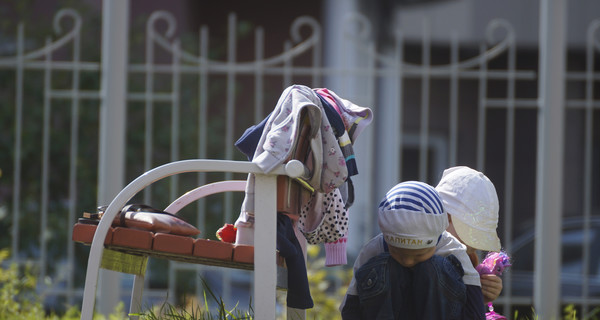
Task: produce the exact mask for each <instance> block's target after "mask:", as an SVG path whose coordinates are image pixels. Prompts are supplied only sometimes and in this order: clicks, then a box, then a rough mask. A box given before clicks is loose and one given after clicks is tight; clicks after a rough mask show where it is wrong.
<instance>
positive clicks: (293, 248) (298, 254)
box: [277, 213, 313, 309]
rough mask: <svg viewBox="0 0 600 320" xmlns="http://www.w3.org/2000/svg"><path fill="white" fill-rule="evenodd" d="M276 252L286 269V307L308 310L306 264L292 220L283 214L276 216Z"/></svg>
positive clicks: (310, 303) (310, 306)
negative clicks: (283, 259)
mask: <svg viewBox="0 0 600 320" xmlns="http://www.w3.org/2000/svg"><path fill="white" fill-rule="evenodd" d="M277 250H279V254H280V255H281V256H282V257H284V258H285V264H286V266H287V269H288V277H287V281H288V294H287V298H286V299H287V305H288V307H292V308H296V309H310V308H312V307H313V300H312V297H311V296H310V288H309V286H308V277H307V274H306V262H305V261H304V254H303V253H302V247H301V246H300V243H299V242H298V238H296V234H295V232H294V226H293V224H292V220H291V219H290V218H289V217H288V216H287V215H285V214H281V213H278V214H277Z"/></svg>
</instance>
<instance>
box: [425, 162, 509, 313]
mask: <svg viewBox="0 0 600 320" xmlns="http://www.w3.org/2000/svg"><path fill="white" fill-rule="evenodd" d="M435 189H436V190H437V192H438V193H439V194H440V196H441V198H442V202H443V203H444V208H445V209H446V211H447V212H448V220H449V226H448V229H447V231H448V232H449V233H451V234H452V235H453V236H455V237H456V238H457V239H458V240H459V241H461V242H462V243H463V244H464V245H466V246H467V254H468V255H469V257H470V258H471V262H472V264H473V266H477V265H478V264H479V258H478V256H477V250H482V251H495V252H498V251H500V239H498V235H497V234H496V228H497V227H498V210H499V203H498V195H497V194H496V188H494V184H493V183H492V181H490V179H489V178H488V177H486V176H485V175H484V174H483V173H481V172H479V171H477V170H474V169H471V168H469V167H466V166H457V167H452V168H448V169H446V170H444V173H443V175H442V178H441V180H440V182H439V183H438V185H437V186H436V187H435ZM480 281H481V288H482V290H483V299H484V301H485V302H491V301H494V300H495V299H496V298H498V296H499V295H500V292H501V291H502V279H501V278H500V277H498V276H496V275H494V274H488V275H482V276H481V279H480Z"/></svg>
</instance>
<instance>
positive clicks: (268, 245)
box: [81, 159, 306, 320]
mask: <svg viewBox="0 0 600 320" xmlns="http://www.w3.org/2000/svg"><path fill="white" fill-rule="evenodd" d="M186 172H232V173H253V174H254V175H255V186H254V189H255V225H254V234H255V237H254V248H255V249H254V297H253V301H254V318H255V319H261V320H262V319H275V317H276V313H275V307H276V282H277V266H276V241H277V239H276V231H277V230H276V220H277V219H276V216H275V215H276V211H277V176H278V175H287V176H289V177H291V178H298V177H300V176H302V175H304V173H305V172H306V170H305V167H304V165H303V164H302V163H301V162H299V161H297V160H291V161H290V162H288V163H287V164H285V165H282V166H279V167H277V168H276V169H275V170H273V171H272V172H270V173H269V174H265V173H264V172H262V170H261V169H260V168H259V167H258V166H257V165H256V164H254V163H252V162H248V161H231V160H208V159H199V160H182V161H176V162H171V163H168V164H165V165H162V166H159V167H157V168H154V169H152V170H149V171H148V172H146V173H144V174H142V175H141V176H139V177H138V178H136V179H135V180H133V181H132V182H131V183H129V184H128V185H127V186H126V187H125V188H123V190H121V192H119V194H117V196H116V197H115V198H114V199H113V200H112V201H111V203H110V204H109V205H108V208H107V209H106V211H105V212H104V215H103V217H102V219H100V223H99V224H98V227H97V229H96V232H95V234H94V238H93V240H92V244H91V248H90V253H89V258H88V266H87V272H86V280H85V288H84V292H83V304H82V310H81V319H84V320H92V317H93V314H94V305H95V300H96V289H97V286H98V274H99V269H100V264H101V261H102V254H103V250H104V239H105V238H106V235H107V233H108V231H109V229H110V227H111V224H112V221H113V219H114V218H115V217H116V215H117V213H118V212H120V211H121V209H122V208H123V207H124V206H125V205H126V204H127V202H128V201H129V200H130V199H131V198H133V197H134V196H135V195H136V194H137V193H138V192H140V191H142V190H143V189H144V188H146V187H147V186H149V185H151V184H152V183H154V182H156V181H158V180H160V179H164V178H166V177H169V176H172V175H176V174H181V173H186ZM237 183H238V184H237V185H227V184H224V185H220V186H221V188H220V190H222V191H218V189H219V188H215V189H213V190H210V189H206V188H202V187H200V188H199V189H195V190H196V191H191V192H196V194H194V195H193V196H188V197H186V196H185V195H184V196H182V197H180V198H179V199H178V200H176V201H174V202H173V203H172V204H171V205H169V207H167V209H166V210H165V211H167V212H169V210H172V211H174V212H172V213H175V212H176V211H179V209H181V208H182V207H184V206H185V205H187V204H189V203H191V202H192V201H194V200H197V199H198V198H199V197H200V196H206V195H209V194H213V193H217V192H223V191H228V190H227V188H228V187H232V189H235V190H231V191H239V190H238V189H240V187H241V186H242V185H241V184H240V183H239V182H237ZM244 187H245V185H244ZM143 284H144V277H143V276H137V275H136V276H135V279H134V284H133V289H132V296H131V306H130V313H134V314H135V313H139V311H140V308H141V299H142V289H143ZM287 316H288V319H291V318H294V319H304V318H305V317H306V312H305V310H298V309H291V308H288V314H287Z"/></svg>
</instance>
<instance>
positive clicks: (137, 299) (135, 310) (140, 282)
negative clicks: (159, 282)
mask: <svg viewBox="0 0 600 320" xmlns="http://www.w3.org/2000/svg"><path fill="white" fill-rule="evenodd" d="M143 291H144V276H143V275H141V276H140V275H136V276H135V277H134V278H133V289H131V304H130V306H129V314H139V313H140V312H141V311H142V293H143ZM130 319H138V316H131V317H130Z"/></svg>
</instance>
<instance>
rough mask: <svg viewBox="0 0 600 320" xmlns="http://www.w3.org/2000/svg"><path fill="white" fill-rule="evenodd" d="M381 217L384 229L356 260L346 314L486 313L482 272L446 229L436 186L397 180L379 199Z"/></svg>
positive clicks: (438, 316)
mask: <svg viewBox="0 0 600 320" xmlns="http://www.w3.org/2000/svg"><path fill="white" fill-rule="evenodd" d="M378 222H379V227H380V229H381V232H382V233H381V234H379V235H377V236H375V237H374V238H373V239H371V240H370V241H369V242H367V243H366V244H365V245H364V246H363V248H362V249H361V251H360V253H359V255H358V257H357V258H356V260H355V263H354V277H353V278H352V281H351V283H350V285H349V287H348V290H347V292H346V296H345V297H344V301H343V302H342V304H341V306H340V311H341V313H342V318H343V319H345V320H346V319H419V320H427V319H431V320H434V319H435V320H444V319H485V309H484V306H483V295H482V292H481V288H480V283H479V274H478V273H477V271H476V270H475V268H474V267H472V266H471V263H470V260H469V257H468V256H467V254H466V247H465V246H464V245H462V244H461V243H460V242H459V241H458V240H457V239H455V238H454V237H453V236H452V235H450V234H449V233H448V232H446V231H445V230H446V228H447V227H448V226H449V223H448V216H447V213H446V211H445V209H444V206H443V203H442V200H441V198H440V196H439V194H438V193H437V191H436V190H435V189H434V188H433V187H432V186H430V185H428V184H426V183H423V182H418V181H407V182H402V183H399V184H397V185H396V186H394V187H393V188H392V189H391V190H390V191H388V192H387V194H386V196H385V197H384V198H383V200H382V201H381V203H380V205H379V209H378ZM440 249H442V250H440ZM440 253H441V254H440Z"/></svg>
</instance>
